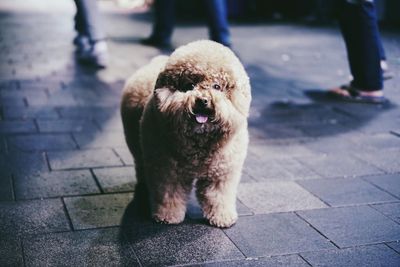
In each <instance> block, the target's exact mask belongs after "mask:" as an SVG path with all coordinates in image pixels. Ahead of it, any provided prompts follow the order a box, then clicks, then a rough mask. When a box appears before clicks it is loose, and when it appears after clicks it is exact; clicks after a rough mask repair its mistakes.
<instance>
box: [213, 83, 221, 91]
mask: <svg viewBox="0 0 400 267" xmlns="http://www.w3.org/2000/svg"><path fill="white" fill-rule="evenodd" d="M212 87H213V88H214V89H215V90H221V86H220V85H219V84H217V83H214V84H213V86H212Z"/></svg>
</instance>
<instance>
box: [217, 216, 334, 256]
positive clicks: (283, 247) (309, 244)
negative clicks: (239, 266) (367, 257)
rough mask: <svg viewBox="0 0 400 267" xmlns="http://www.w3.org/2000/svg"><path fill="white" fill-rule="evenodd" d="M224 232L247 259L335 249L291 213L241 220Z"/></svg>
mask: <svg viewBox="0 0 400 267" xmlns="http://www.w3.org/2000/svg"><path fill="white" fill-rule="evenodd" d="M224 231H225V233H226V234H227V235H228V237H229V238H230V239H231V240H232V241H233V242H234V243H235V244H236V246H237V247H238V248H239V249H240V251H242V252H243V253H244V254H245V256H246V257H260V256H272V255H282V254H292V253H298V252H303V251H313V250H321V249H329V248H334V246H333V245H332V244H331V243H330V242H329V241H328V240H327V239H325V238H324V237H323V236H321V235H320V234H319V233H318V232H316V231H315V230H314V229H312V228H311V227H310V226H309V225H308V224H307V223H305V222H304V221H303V220H301V219H300V218H299V217H298V216H296V215H295V214H293V213H281V214H267V215H255V216H246V217H240V218H239V220H238V222H237V223H236V225H235V226H234V227H232V228H230V229H226V230H224Z"/></svg>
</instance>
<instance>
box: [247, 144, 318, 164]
mask: <svg viewBox="0 0 400 267" xmlns="http://www.w3.org/2000/svg"><path fill="white" fill-rule="evenodd" d="M250 152H251V153H254V154H255V155H256V156H257V157H259V158H262V159H274V160H276V159H281V158H292V157H296V156H302V157H312V156H315V155H316V153H315V152H313V151H312V150H311V149H309V148H308V147H307V146H305V145H302V144H296V143H287V144H286V143H284V144H279V143H278V144H271V143H265V141H264V142H263V143H253V142H252V140H251V139H250V145H249V153H250Z"/></svg>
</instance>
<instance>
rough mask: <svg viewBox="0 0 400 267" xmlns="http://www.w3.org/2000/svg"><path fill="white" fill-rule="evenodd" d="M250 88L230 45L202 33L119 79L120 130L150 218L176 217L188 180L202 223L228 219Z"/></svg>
mask: <svg viewBox="0 0 400 267" xmlns="http://www.w3.org/2000/svg"><path fill="white" fill-rule="evenodd" d="M250 91H251V90H250V83H249V78H248V76H247V74H246V72H245V70H244V68H243V66H242V64H241V63H240V61H239V60H238V58H237V57H236V56H235V55H234V54H233V52H232V51H231V50H230V49H229V48H226V47H224V46H222V45H220V44H218V43H216V42H213V41H206V40H202V41H196V42H192V43H189V44H188V45H185V46H182V47H180V48H178V49H177V50H175V52H173V53H172V54H171V56H170V57H167V56H158V57H156V58H154V59H153V60H152V61H151V62H150V64H148V65H146V66H144V67H142V68H141V69H139V70H138V71H137V72H136V73H135V74H134V75H133V76H132V77H131V78H130V79H129V80H128V81H127V82H126V84H125V87H124V91H123V96H122V103H121V115H122V120H123V125H124V131H125V137H126V141H127V143H128V146H129V149H130V151H131V152H132V154H133V156H134V158H135V165H136V174H137V179H138V182H139V183H145V184H146V187H147V189H148V192H149V197H150V205H151V213H152V216H153V218H154V219H155V220H156V221H158V222H163V223H170V224H176V223H180V222H182V221H183V219H184V216H185V211H186V201H187V199H188V195H189V193H190V191H191V189H192V186H193V183H194V181H196V194H197V197H198V199H199V202H200V205H201V207H202V209H203V213H204V216H205V217H206V218H207V219H208V220H209V222H210V224H211V225H215V226H218V227H230V226H231V225H233V224H234V223H235V222H236V220H237V212H236V191H237V186H238V184H239V180H240V176H241V172H242V166H243V162H244V159H245V157H246V153H247V145H248V130H247V117H248V114H249V107H250V101H251V93H250Z"/></svg>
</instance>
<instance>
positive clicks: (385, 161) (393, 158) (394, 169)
mask: <svg viewBox="0 0 400 267" xmlns="http://www.w3.org/2000/svg"><path fill="white" fill-rule="evenodd" d="M356 156H357V157H358V158H360V159H362V160H365V161H366V162H369V163H370V164H373V165H375V166H377V167H379V168H380V169H382V170H384V171H386V172H390V173H399V172H400V161H399V160H398V159H399V158H400V150H398V149H393V150H392V149H386V150H385V156H384V157H378V156H377V155H376V154H374V153H360V154H356ZM370 174H374V173H372V172H371V173H370Z"/></svg>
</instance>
